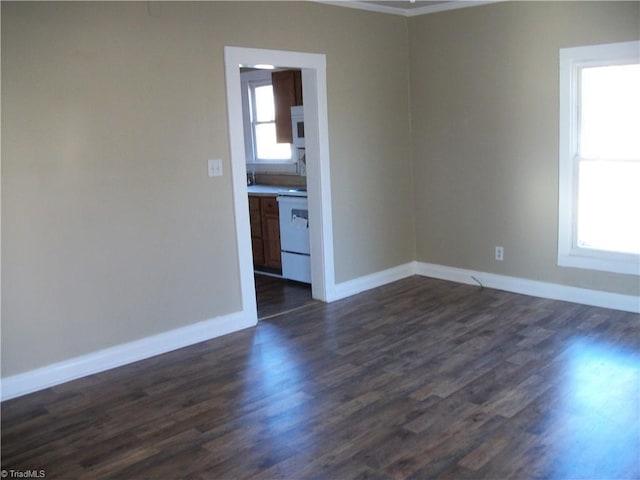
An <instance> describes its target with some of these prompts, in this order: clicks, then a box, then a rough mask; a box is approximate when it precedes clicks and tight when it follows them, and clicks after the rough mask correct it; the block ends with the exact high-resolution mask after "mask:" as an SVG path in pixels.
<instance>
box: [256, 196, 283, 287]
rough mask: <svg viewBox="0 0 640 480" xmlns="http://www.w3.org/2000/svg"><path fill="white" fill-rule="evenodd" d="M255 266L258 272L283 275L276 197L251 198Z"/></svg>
mask: <svg viewBox="0 0 640 480" xmlns="http://www.w3.org/2000/svg"><path fill="white" fill-rule="evenodd" d="M249 219H250V222H251V246H252V248H253V266H254V268H256V269H258V270H265V271H268V272H272V273H277V274H281V273H282V259H281V256H280V218H279V214H278V200H277V197H275V196H255V195H250V196H249Z"/></svg>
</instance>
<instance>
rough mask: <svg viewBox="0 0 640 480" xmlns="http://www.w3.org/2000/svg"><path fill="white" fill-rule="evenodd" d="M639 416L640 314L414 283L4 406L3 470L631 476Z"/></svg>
mask: <svg viewBox="0 0 640 480" xmlns="http://www.w3.org/2000/svg"><path fill="white" fill-rule="evenodd" d="M639 416H640V316H638V315H635V314H629V313H624V312H618V311H612V310H607V309H601V308H593V307H587V306H582V305H576V304H571V303H564V302H557V301H551V300H544V299H539V298H532V297H527V296H523V295H516V294H511V293H506V292H501V291H497V290H491V289H486V288H485V289H482V288H479V287H473V286H468V285H459V284H455V283H449V282H444V281H438V280H433V279H427V278H422V277H411V278H407V279H404V280H401V281H398V282H395V283H393V284H390V285H387V286H384V287H381V288H377V289H375V290H371V291H369V292H365V293H362V294H359V295H357V296H354V297H351V298H347V299H344V300H341V301H338V302H334V303H331V304H322V303H313V304H311V305H308V306H306V307H304V308H301V309H297V310H294V311H292V312H290V313H285V314H283V315H279V316H276V317H272V318H270V319H267V320H263V321H261V322H260V323H259V324H258V326H257V327H256V328H251V329H247V330H244V331H241V332H237V333H234V334H231V335H227V336H225V337H221V338H217V339H213V340H210V341H207V342H204V343H201V344H197V345H194V346H191V347H188V348H183V349H181V350H177V351H174V352H170V353H167V354H164V355H161V356H158V357H154V358H152V359H148V360H145V361H141V362H137V363H135V364H131V365H128V366H124V367H121V368H118V369H114V370H111V371H107V372H103V373H100V374H97V375H93V376H91V377H87V378H84V379H80V380H77V381H74V382H70V383H67V384H64V385H59V386H56V387H53V388H49V389H47V390H43V391H41V392H37V393H34V394H31V395H28V396H24V397H21V398H17V399H13V400H10V401H7V402H4V403H3V404H2V469H4V470H7V471H10V470H14V471H26V470H38V471H39V470H42V471H44V472H46V478H47V479H53V478H55V479H57V478H61V479H75V478H78V479H92V478H109V479H141V478H163V479H182V478H190V479H236V478H238V479H247V478H255V479H275V478H285V479H365V478H372V479H403V478H415V479H428V478H449V479H496V480H497V479H509V478H511V479H529V478H531V479H533V478H535V479H543V478H544V479H588V480H592V479H637V478H640V419H639ZM16 478H17V477H16Z"/></svg>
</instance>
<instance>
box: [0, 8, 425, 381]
mask: <svg viewBox="0 0 640 480" xmlns="http://www.w3.org/2000/svg"><path fill="white" fill-rule="evenodd" d="M225 45H235V46H247V47H262V48H275V49H283V50H298V51H308V52H314V53H326V55H327V83H328V97H329V100H328V102H329V104H328V112H329V134H330V154H331V169H332V191H333V209H334V213H333V215H334V239H335V263H336V265H335V268H336V280H337V281H338V282H340V281H344V280H349V279H352V278H356V277H359V276H361V275H364V274H368V273H373V272H376V271H379V270H382V269H385V268H389V267H392V266H395V265H398V264H401V263H404V262H407V261H410V260H412V259H413V258H414V250H413V219H412V216H411V215H410V214H409V215H407V212H410V211H411V210H412V203H411V202H412V199H411V192H410V188H408V187H407V185H409V184H410V175H411V173H410V172H411V168H410V161H411V158H410V137H409V111H408V108H409V107H408V97H407V84H408V72H407V63H408V62H407V56H408V45H407V31H406V20H405V19H403V18H401V17H396V16H389V15H383V14H376V13H370V12H361V11H355V10H349V9H343V8H338V7H333V6H328V5H319V4H313V3H307V2H304V3H303V2H300V3H291V2H285V3H273V2H258V3H249V2H228V3H224V2H196V3H184V2H178V3H162V2H159V3H148V2H136V3H133V2H131V3H129V2H125V3H110V2H109V3H108V2H104V3H102V2H96V3H93V2H91V3H76V2H71V3H7V2H2V155H3V158H2V279H3V281H2V376H3V377H4V376H9V375H13V374H16V373H21V372H25V371H28V370H31V369H34V368H37V367H40V366H44V365H48V364H51V363H54V362H57V361H61V360H65V359H68V358H72V357H75V356H78V355H81V354H85V353H89V352H92V351H95V350H98V349H101V348H105V347H109V346H112V345H116V344H120V343H123V342H127V341H132V340H136V339H139V338H143V337H145V336H148V335H152V334H154V333H159V332H163V331H167V330H171V329H173V328H178V327H181V326H184V325H188V324H192V323H195V322H198V321H202V320H206V319H209V318H214V317H217V316H220V315H224V314H227V313H230V312H234V311H237V310H239V309H240V286H239V272H238V266H237V259H236V257H237V251H236V246H235V226H234V212H233V204H232V191H231V177H230V163H229V145H228V128H227V110H226V90H225V85H224V63H223V47H224V46H225ZM389 118H392V119H393V122H389ZM208 158H222V159H224V170H225V175H224V176H223V177H221V178H208V177H207V175H206V160H207V159H208ZM389 192H393V195H392V198H389Z"/></svg>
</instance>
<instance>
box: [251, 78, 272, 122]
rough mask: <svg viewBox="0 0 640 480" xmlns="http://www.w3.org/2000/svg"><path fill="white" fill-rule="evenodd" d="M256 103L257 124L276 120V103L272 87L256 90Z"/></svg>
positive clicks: (267, 86)
mask: <svg viewBox="0 0 640 480" xmlns="http://www.w3.org/2000/svg"><path fill="white" fill-rule="evenodd" d="M254 95H255V101H256V112H255V114H256V118H255V121H257V122H271V121H273V120H275V118H276V114H275V103H274V100H273V87H272V86H271V85H263V86H261V87H256V88H255V89H254Z"/></svg>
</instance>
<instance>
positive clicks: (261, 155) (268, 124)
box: [240, 70, 296, 172]
mask: <svg viewBox="0 0 640 480" xmlns="http://www.w3.org/2000/svg"><path fill="white" fill-rule="evenodd" d="M240 77H241V83H242V107H243V122H244V137H245V153H246V161H247V167H248V170H251V171H263V172H265V171H266V172H269V171H271V172H289V171H293V172H295V168H296V165H295V163H294V160H293V148H292V145H291V144H290V143H278V142H277V140H276V122H275V99H274V95H273V86H272V84H271V72H270V71H269V70H256V71H249V72H243V73H241V76H240Z"/></svg>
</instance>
